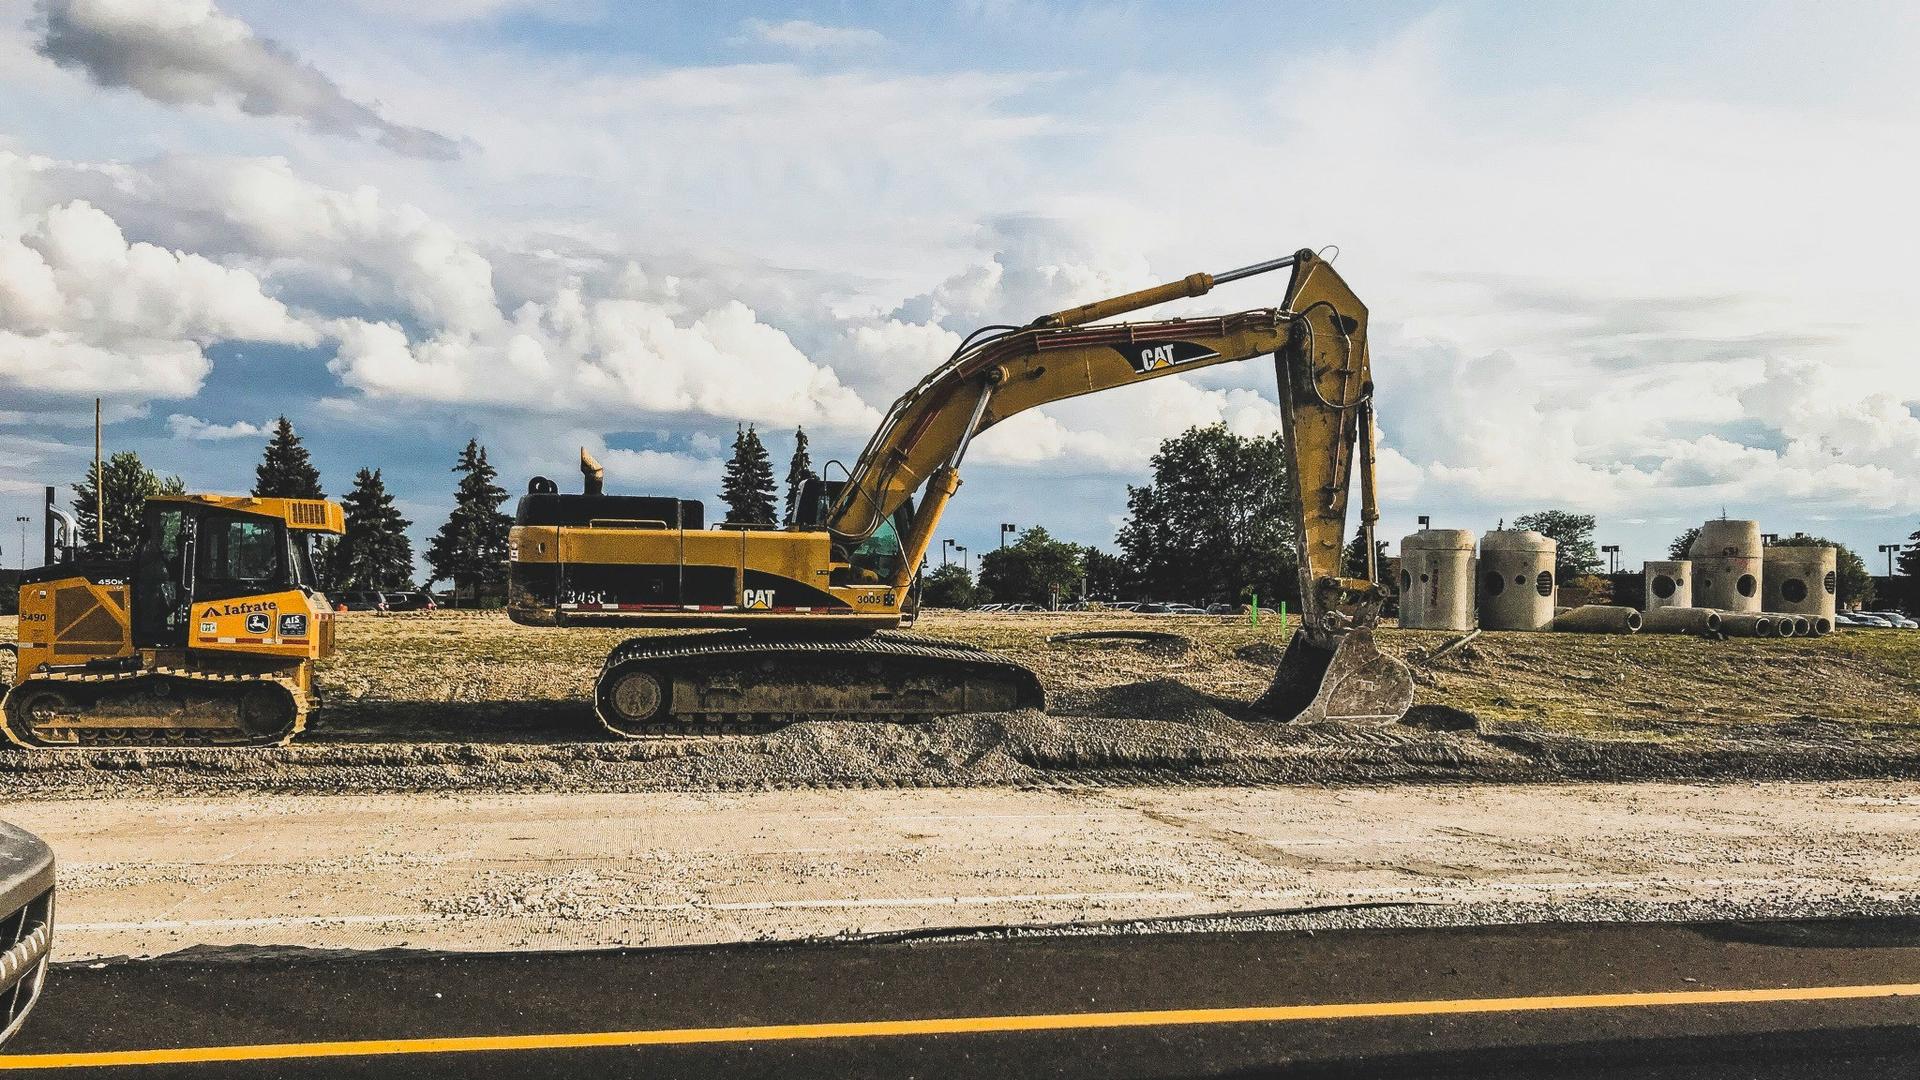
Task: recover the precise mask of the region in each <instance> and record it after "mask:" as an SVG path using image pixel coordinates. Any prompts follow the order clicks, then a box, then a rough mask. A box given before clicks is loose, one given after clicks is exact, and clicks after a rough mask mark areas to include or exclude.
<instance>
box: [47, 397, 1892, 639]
mask: <svg viewBox="0 0 1920 1080" xmlns="http://www.w3.org/2000/svg"><path fill="white" fill-rule="evenodd" d="M1151 467H1152V479H1151V480H1150V481H1149V482H1148V483H1146V484H1143V485H1139V486H1133V485H1129V486H1128V488H1127V513H1126V517H1125V518H1124V520H1123V523H1122V524H1121V526H1120V528H1119V530H1118V532H1117V533H1116V535H1115V546H1116V548H1117V549H1118V550H1117V552H1109V551H1103V550H1101V549H1100V548H1097V547H1093V546H1088V545H1082V544H1075V543H1071V542H1069V541H1064V540H1059V539H1056V538H1055V537H1054V536H1052V535H1051V534H1050V533H1049V532H1048V531H1047V530H1046V529H1045V528H1044V527H1040V526H1035V527H1032V528H1028V529H1026V530H1024V531H1023V532H1021V533H1020V534H1019V536H1018V537H1017V539H1016V540H1015V541H1014V542H1013V543H1011V544H1009V545H1007V546H1005V547H1003V548H1000V549H996V550H993V551H988V552H986V553H984V554H983V555H982V556H981V557H980V559H979V573H978V575H977V576H976V575H975V574H973V573H971V572H969V570H968V569H967V568H966V567H964V566H962V565H961V564H959V563H951V564H948V563H943V564H942V565H941V566H938V567H934V568H932V569H931V570H930V571H929V572H928V573H927V575H926V577H925V579H924V594H923V597H922V602H923V603H924V604H926V605H927V606H930V607H973V606H977V605H979V604H984V603H989V602H1000V603H1030V604H1052V603H1055V602H1058V601H1061V600H1064V599H1069V598H1075V597H1081V596H1086V597H1090V598H1096V599H1109V600H1111V599H1122V598H1147V599H1169V600H1181V601H1185V602H1192V603H1208V602H1228V603H1245V602H1247V601H1249V600H1251V599H1253V598H1254V597H1256V596H1257V597H1258V598H1259V599H1260V602H1261V603H1263V604H1268V605H1274V604H1278V603H1281V602H1287V603H1298V601H1299V595H1298V593H1299V580H1298V570H1297V566H1298V563H1297V559H1296V555H1295V542H1296V533H1297V525H1296V523H1295V522H1294V520H1293V514H1292V510H1291V504H1292V501H1293V499H1292V491H1291V489H1290V487H1289V486H1288V483H1289V482H1288V479H1287V477H1288V470H1287V467H1286V459H1285V448H1284V446H1283V445H1282V443H1281V439H1280V436H1279V435H1277V434H1276V435H1268V436H1253V437H1248V436H1240V435H1235V434H1233V433H1232V432H1231V431H1229V430H1227V428H1226V426H1225V425H1224V424H1214V425H1211V426H1208V427H1196V428H1191V429H1189V430H1187V431H1186V432H1183V433H1182V434H1180V435H1176V436H1174V437H1172V438H1170V439H1167V440H1166V441H1164V442H1163V443H1161V445H1160V449H1159V452H1157V453H1156V454H1154V456H1153V458H1152V460H1151ZM451 471H452V472H454V473H456V474H458V476H459V479H458V481H457V482H456V484H455V486H454V494H453V498H454V505H453V509H452V511H451V512H450V513H449V514H448V516H447V520H446V521H445V522H444V523H443V524H442V525H441V526H440V528H439V530H438V531H437V532H436V533H435V534H434V535H433V537H432V538H431V539H430V540H429V542H428V545H427V551H426V553H425V562H426V564H427V567H428V569H429V571H430V576H429V577H428V578H427V580H426V582H425V585H426V587H429V588H430V587H432V586H433V585H434V584H435V583H437V582H447V583H449V584H451V585H452V586H453V588H454V591H455V593H456V595H459V596H489V595H499V594H500V593H501V592H503V591H504V588H505V578H506V572H507V571H506V561H507V533H508V530H509V529H510V528H511V527H512V524H513V523H512V518H511V517H510V516H509V515H508V514H507V513H505V512H504V511H503V510H502V509H501V507H502V506H503V505H504V504H505V502H506V499H507V492H506V490H505V489H504V488H502V487H501V486H500V484H499V482H498V474H497V472H496V470H495V469H494V467H493V466H492V465H491V464H490V463H489V462H488V461H487V450H486V447H484V446H481V445H480V444H479V442H478V440H475V439H469V440H468V441H467V445H466V447H465V448H464V449H463V450H461V451H460V453H459V454H458V455H457V456H456V458H455V460H454V463H453V466H452V469H451ZM818 475H819V474H818V473H816V472H815V471H814V469H813V464H812V458H811V454H810V451H809V447H808V439H807V433H806V431H805V429H804V428H796V429H795V431H794V449H793V454H792V456H791V458H790V459H789V462H788V467H787V475H786V478H785V479H786V490H785V492H784V494H783V493H781V492H779V491H778V490H777V489H776V487H775V481H774V471H773V464H772V460H771V455H770V454H769V452H768V450H767V447H766V444H765V442H764V441H763V440H762V439H761V438H760V435H759V433H758V431H756V430H755V428H754V427H753V426H752V425H746V426H744V427H742V428H740V429H738V430H736V432H735V435H734V441H733V447H732V454H731V456H730V457H729V459H728V461H727V464H726V468H725V470H724V473H723V476H722V480H721V491H720V501H721V502H722V503H723V504H724V505H725V506H726V520H728V521H731V522H740V523H752V524H764V525H773V524H778V523H784V524H788V525H791V524H793V522H794V517H795V513H796V505H795V503H796V501H797V498H798V495H799V492H800V489H801V487H802V485H803V484H804V483H805V482H806V481H807V480H810V479H818ZM103 486H104V488H105V490H106V493H107V498H106V521H105V527H104V533H105V538H104V541H101V542H98V543H96V542H95V539H94V538H95V527H96V522H97V521H98V520H99V514H100V511H99V505H100V503H99V497H98V493H99V491H100V490H101V488H102V487H103ZM185 490H186V485H185V484H184V482H183V481H182V480H181V478H180V477H178V476H169V477H161V476H158V475H156V474H155V473H154V472H153V471H152V470H150V469H148V468H147V467H146V466H145V465H144V464H143V463H142V462H141V460H140V457H139V455H138V454H136V453H134V452H132V451H124V452H121V453H117V454H114V455H113V456H112V457H110V458H108V459H107V460H106V461H105V462H104V463H103V464H102V466H101V468H100V470H99V472H98V474H97V475H96V471H95V469H94V468H93V467H91V466H90V467H89V468H88V470H87V476H86V478H85V479H84V480H82V481H81V482H80V483H78V484H76V485H74V491H75V494H76V498H75V499H74V501H73V508H74V513H75V518H76V521H77V524H78V526H79V532H80V539H81V541H82V544H83V545H84V549H85V551H86V554H87V556H88V557H89V558H100V559H107V560H124V559H128V558H131V557H132V555H133V550H134V546H135V545H136V544H137V542H138V540H139V535H140V518H141V506H142V504H143V503H144V502H145V501H146V499H147V498H148V497H149V496H152V495H159V494H181V493H184V492H185ZM252 493H253V494H254V495H257V496H262V497H276V496H277V497H281V498H300V499H323V498H326V493H325V490H324V488H323V487H322V485H321V482H320V473H319V470H318V469H317V468H316V467H315V466H314V464H313V462H312V460H311V458H310V456H309V455H308V452H307V449H306V447H305V445H304V444H303V443H302V442H301V439H300V436H299V435H298V434H297V433H296V432H295V431H294V427H293V424H292V423H291V422H290V421H288V419H287V418H286V417H284V416H282V417H280V418H279V419H278V420H277V422H276V423H275V425H274V429H273V433H272V435H271V436H270V438H269V439H268V442H267V445H266V449H265V451H264V453H263V455H262V460H261V461H260V464H259V465H258V467H257V468H256V469H255V474H254V485H253V492H252ZM783 499H784V508H783V509H784V512H782V508H781V503H782V500H783ZM340 501H341V505H342V508H343V509H344V510H345V514H346V533H345V535H344V536H342V537H340V538H338V539H337V540H336V539H332V538H328V539H327V540H326V541H325V542H323V543H321V544H319V545H316V550H315V552H314V555H315V570H316V573H317V574H318V575H319V576H320V578H321V582H320V584H321V587H322V588H323V589H325V590H329V591H334V590H347V589H379V590H388V589H408V588H412V581H413V576H414V567H413V544H412V541H410V540H409V539H408V537H407V530H408V529H410V528H411V527H412V526H413V523H412V522H411V521H409V520H407V518H406V517H405V516H404V515H402V514H401V512H400V511H399V509H398V508H397V507H396V506H395V505H394V500H393V496H392V495H391V494H390V493H389V492H388V491H387V488H386V485H385V483H384V481H383V479H382V477H381V472H380V470H379V469H369V468H362V469H360V470H359V472H358V473H356V474H355V476H354V480H353V485H352V487H351V489H350V490H349V491H348V492H347V494H346V495H345V496H343V497H342V498H341V500H340ZM1502 524H1503V525H1504V524H1505V523H1504V522H1503V523H1502ZM1513 527H1515V528H1519V529H1532V530H1534V531H1536V532H1539V533H1541V534H1543V535H1545V536H1548V537H1550V538H1552V539H1553V540H1554V541H1556V543H1557V545H1558V555H1557V557H1556V567H1555V574H1556V577H1557V578H1558V579H1559V581H1560V582H1561V583H1562V587H1563V589H1564V590H1566V591H1567V592H1568V593H1569V594H1570V595H1574V596H1580V595H1586V596H1587V597H1588V598H1589V599H1591V600H1597V601H1599V602H1605V601H1606V598H1607V595H1608V592H1607V584H1606V582H1605V579H1604V578H1602V577H1601V576H1600V575H1601V573H1602V571H1603V569H1604V568H1605V562H1604V560H1603V559H1602V558H1601V555H1600V552H1599V549H1598V547H1597V546H1596V545H1595V543H1594V530H1595V527H1596V520H1595V518H1594V516H1593V515H1591V514H1575V513H1570V512H1567V511H1563V510H1542V511H1538V512H1536V513H1531V514H1524V515H1521V516H1520V517H1517V518H1515V519H1513ZM1698 533H1699V530H1698V529H1688V530H1687V531H1685V532H1683V533H1681V534H1680V535H1679V536H1677V537H1675V538H1674V540H1673V542H1672V544H1671V546H1670V554H1671V556H1672V557H1673V558H1676V559H1684V558H1686V557H1687V551H1688V548H1689V547H1690V546H1691V545H1692V543H1693V539H1694V537H1695V536H1696V535H1698ZM1912 540H1913V541H1914V543H1913V545H1912V546H1911V547H1909V549H1908V550H1907V551H1905V552H1904V553H1902V554H1901V555H1900V557H1899V566H1900V570H1901V572H1902V573H1903V574H1906V575H1909V576H1920V530H1916V531H1915V532H1914V534H1913V536H1912ZM1775 542H1776V543H1778V544H1782V545H1787V546H1794V545H1817V544H1825V545H1830V546H1832V547H1833V548H1835V550H1836V553H1837V556H1838V564H1839V573H1838V579H1839V598H1838V599H1839V602H1840V603H1841V604H1842V605H1843V606H1849V605H1853V604H1870V603H1872V602H1873V601H1874V580H1873V575H1872V573H1871V572H1870V571H1869V570H1868V569H1867V567H1866V564H1865V563H1864V562H1863V561H1862V560H1861V558H1860V557H1859V556H1858V555H1857V554H1855V553H1854V552H1853V551H1851V550H1850V549H1848V548H1847V547H1846V545H1844V544H1839V543H1835V542H1834V541H1831V540H1828V539H1826V538H1824V537H1818V536H1805V535H1796V536H1792V537H1787V538H1783V539H1780V540H1777V541H1775ZM1386 546H1387V545H1386V542H1385V541H1379V554H1381V555H1384V552H1385V550H1386ZM1345 563H1346V569H1347V572H1348V573H1349V574H1352V575H1356V576H1357V575H1358V574H1359V573H1361V572H1362V570H1363V568H1364V565H1365V549H1364V547H1363V546H1362V541H1361V538H1360V536H1358V535H1356V536H1355V537H1354V539H1353V542H1352V543H1351V544H1349V545H1348V547H1347V550H1346V554H1345Z"/></svg>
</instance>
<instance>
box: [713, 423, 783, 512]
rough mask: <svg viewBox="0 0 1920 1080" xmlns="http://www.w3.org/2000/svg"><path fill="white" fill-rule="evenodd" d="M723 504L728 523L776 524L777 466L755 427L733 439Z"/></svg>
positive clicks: (722, 486) (721, 496)
mask: <svg viewBox="0 0 1920 1080" xmlns="http://www.w3.org/2000/svg"><path fill="white" fill-rule="evenodd" d="M720 501H721V502H723V503H726V504H727V520H728V521H733V522H739V523H742V524H746V523H757V524H761V525H771V524H773V523H774V517H773V513H774V509H773V508H774V505H775V504H774V497H773V462H772V460H771V459H769V458H768V457H767V448H766V446H765V445H763V444H762V443H761V442H760V434H759V433H758V432H756V431H754V430H753V426H752V425H751V424H749V425H748V426H747V429H746V430H745V431H741V432H738V433H737V434H735V435H734V437H733V459H732V460H730V461H728V462H727V472H726V476H725V477H724V478H723V479H722V480H721V484H720Z"/></svg>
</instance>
